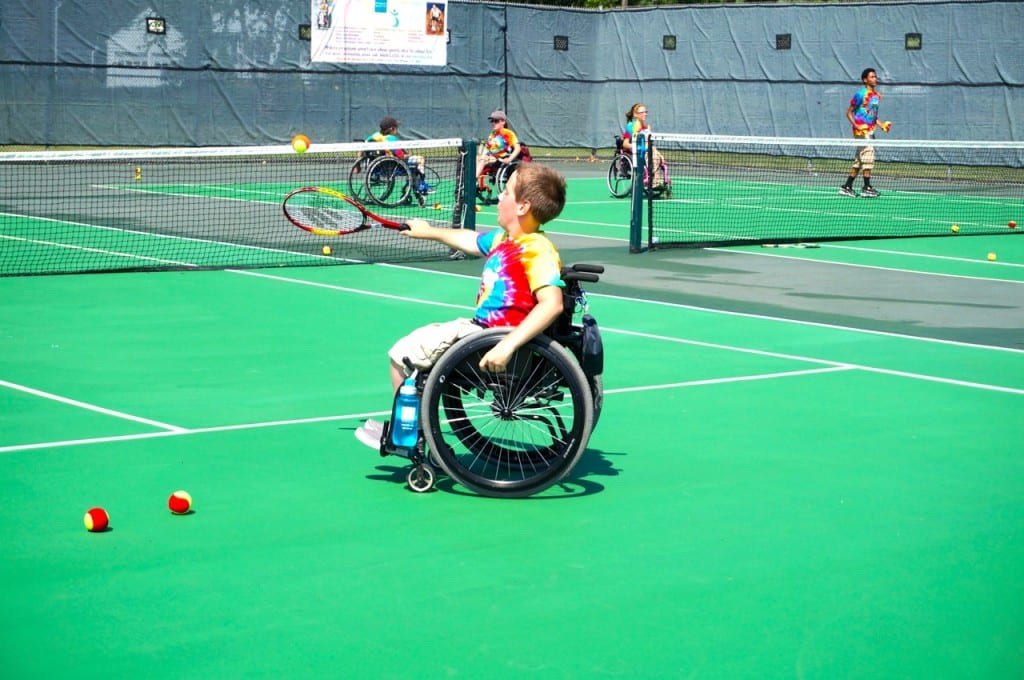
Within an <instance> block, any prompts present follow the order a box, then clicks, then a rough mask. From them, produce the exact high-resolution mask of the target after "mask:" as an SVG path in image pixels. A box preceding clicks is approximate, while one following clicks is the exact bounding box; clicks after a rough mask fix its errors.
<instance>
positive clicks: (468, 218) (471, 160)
mask: <svg viewBox="0 0 1024 680" xmlns="http://www.w3.org/2000/svg"><path fill="white" fill-rule="evenodd" d="M462 153H463V154H464V155H463V158H464V159H465V163H464V164H463V168H462V192H461V193H462V206H461V210H462V228H463V229H469V230H470V231H476V140H475V139H465V140H463V142H462Z"/></svg>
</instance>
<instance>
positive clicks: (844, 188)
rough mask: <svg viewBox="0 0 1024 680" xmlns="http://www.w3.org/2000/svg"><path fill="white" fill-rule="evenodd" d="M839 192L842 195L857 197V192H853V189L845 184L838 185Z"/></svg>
mask: <svg viewBox="0 0 1024 680" xmlns="http://www.w3.org/2000/svg"><path fill="white" fill-rule="evenodd" d="M839 193H840V194H841V195H843V196H850V197H851V198H856V197H857V194H856V193H855V192H854V190H853V189H851V188H849V187H847V186H841V187H839Z"/></svg>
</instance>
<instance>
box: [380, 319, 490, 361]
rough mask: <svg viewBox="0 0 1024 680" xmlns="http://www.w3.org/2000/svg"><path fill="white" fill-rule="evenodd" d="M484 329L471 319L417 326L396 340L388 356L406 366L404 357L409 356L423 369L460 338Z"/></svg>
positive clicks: (410, 359)
mask: <svg viewBox="0 0 1024 680" xmlns="http://www.w3.org/2000/svg"><path fill="white" fill-rule="evenodd" d="M482 330H483V327H482V326H477V325H476V324H475V323H473V321H472V320H470V319H455V320H454V321H445V322H444V323H432V324H430V325H427V326H422V327H420V328H417V329H416V330H414V331H413V332H412V333H409V335H407V336H405V337H404V338H402V339H401V340H399V341H398V342H396V343H395V344H394V346H393V347H392V348H391V349H390V350H388V356H389V357H390V358H391V360H392V361H393V362H395V363H396V364H398V365H399V366H404V365H405V362H403V361H402V359H403V358H406V357H408V358H409V361H411V362H412V365H413V366H415V367H416V368H418V369H420V370H421V371H423V370H426V369H428V368H430V367H431V366H433V365H434V363H435V362H436V361H437V360H438V359H440V358H441V355H442V354H444V353H445V352H447V351H448V349H449V348H450V347H451V346H452V345H454V344H455V343H456V342H457V341H458V340H461V339H462V338H464V337H466V336H467V335H472V334H473V333H476V332H478V331H482Z"/></svg>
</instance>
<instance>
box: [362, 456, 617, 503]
mask: <svg viewBox="0 0 1024 680" xmlns="http://www.w3.org/2000/svg"><path fill="white" fill-rule="evenodd" d="M608 455H613V456H622V455H625V454H622V453H613V454H607V453H605V452H604V451H601V450H600V449H594V448H588V449H587V450H586V451H585V452H584V453H583V456H581V457H580V460H579V462H578V463H577V464H576V467H574V468H573V469H572V472H570V473H569V475H568V476H567V477H566V478H565V479H563V480H562V481H560V482H558V483H557V484H554V485H552V486H551V487H550V488H549V489H546V490H545V491H544V492H543V493H542V494H539V495H537V496H528V497H526V498H519V499H515V500H530V501H550V500H560V499H565V498H579V497H583V496H591V495H593V494H597V493H601V492H602V491H604V488H605V487H604V485H603V484H601V483H599V482H597V481H594V480H593V479H592V478H593V477H615V476H618V474H619V470H618V469H616V468H615V467H614V465H613V464H612V461H611V460H609V459H608V458H607V456H608ZM405 460H406V459H404V458H401V457H398V456H395V457H394V461H395V464H393V465H389V464H386V463H385V464H381V465H378V466H377V467H376V470H377V471H378V473H377V474H369V475H367V476H366V478H367V479H371V480H375V481H380V482H388V483H391V484H400V485H402V486H405V487H407V486H408V485H407V484H406V475H407V474H408V472H409V465H408V464H405ZM436 472H437V480H436V481H435V482H434V486H433V488H432V489H430V491H427V492H424V493H434V492H436V491H444V492H445V493H450V494H455V495H458V496H470V497H474V498H487V497H486V496H482V495H481V494H478V493H475V492H473V491H470V490H468V489H465V488H463V487H462V486H460V485H459V484H458V483H457V482H455V481H454V480H452V479H451V478H449V477H448V476H447V475H446V474H445V473H444V471H443V470H440V469H436ZM497 500H500V499H497Z"/></svg>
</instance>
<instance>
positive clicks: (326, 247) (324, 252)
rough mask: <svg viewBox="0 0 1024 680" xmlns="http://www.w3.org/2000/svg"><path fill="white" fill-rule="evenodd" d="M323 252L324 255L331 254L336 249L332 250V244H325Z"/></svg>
mask: <svg viewBox="0 0 1024 680" xmlns="http://www.w3.org/2000/svg"><path fill="white" fill-rule="evenodd" d="M321 252H323V254H324V255H330V254H331V253H333V252H334V251H333V250H331V247H330V246H324V247H323V248H322V249H321Z"/></svg>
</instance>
